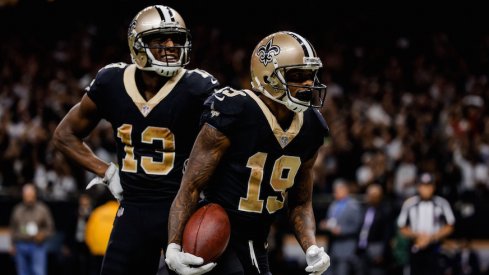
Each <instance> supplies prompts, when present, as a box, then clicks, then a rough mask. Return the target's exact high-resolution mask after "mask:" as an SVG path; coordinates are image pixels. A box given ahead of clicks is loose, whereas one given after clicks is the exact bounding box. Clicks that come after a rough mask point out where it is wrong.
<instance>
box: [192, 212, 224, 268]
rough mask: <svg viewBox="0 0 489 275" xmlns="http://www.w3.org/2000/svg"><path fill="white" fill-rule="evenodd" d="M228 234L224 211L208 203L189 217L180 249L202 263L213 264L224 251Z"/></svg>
mask: <svg viewBox="0 0 489 275" xmlns="http://www.w3.org/2000/svg"><path fill="white" fill-rule="evenodd" d="M230 234H231V224H230V222H229V218H228V215H227V213H226V210H224V208H222V206H220V205H219V204H217V203H209V204H206V205H204V206H202V207H200V208H199V209H197V211H195V212H194V213H193V214H192V216H190V219H189V220H188V222H187V224H186V225H185V229H184V231H183V237H182V249H183V251H184V252H187V253H190V254H193V255H195V256H199V257H201V258H203V259H204V263H210V262H215V261H217V259H218V258H219V257H220V256H221V255H222V253H223V252H224V250H226V247H227V245H228V242H229V237H230Z"/></svg>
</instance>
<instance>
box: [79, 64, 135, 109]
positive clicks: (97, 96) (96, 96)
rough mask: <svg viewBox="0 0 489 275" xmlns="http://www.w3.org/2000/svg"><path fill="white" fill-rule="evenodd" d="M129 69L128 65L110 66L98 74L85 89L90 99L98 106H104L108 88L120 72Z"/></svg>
mask: <svg viewBox="0 0 489 275" xmlns="http://www.w3.org/2000/svg"><path fill="white" fill-rule="evenodd" d="M126 67H127V64H126V63H122V62H120V63H113V64H109V65H107V66H105V67H103V68H102V69H100V70H99V71H98V72H97V75H96V76H95V78H94V79H93V80H92V82H91V83H90V85H88V86H87V87H86V88H85V91H86V92H87V95H88V97H90V99H91V100H93V102H95V104H96V105H97V106H101V105H103V104H104V103H105V102H106V101H107V100H108V98H107V97H108V96H107V87H108V86H109V83H110V82H111V81H113V79H114V78H115V77H116V75H117V73H118V72H119V71H120V70H124V69H125V68H126Z"/></svg>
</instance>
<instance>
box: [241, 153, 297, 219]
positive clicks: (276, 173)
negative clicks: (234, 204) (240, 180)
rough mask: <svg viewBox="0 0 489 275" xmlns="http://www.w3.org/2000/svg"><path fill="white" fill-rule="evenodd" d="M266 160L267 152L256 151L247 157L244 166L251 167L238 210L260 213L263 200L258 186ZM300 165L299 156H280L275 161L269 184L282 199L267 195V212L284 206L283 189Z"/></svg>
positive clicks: (289, 185) (290, 185)
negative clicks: (246, 186) (244, 196)
mask: <svg viewBox="0 0 489 275" xmlns="http://www.w3.org/2000/svg"><path fill="white" fill-rule="evenodd" d="M266 160H267V154H266V153H262V152H258V153H256V154H254V155H253V156H251V157H250V158H249V159H248V163H247V164H246V167H248V168H251V175H250V178H249V180H248V192H247V194H246V198H240V200H239V210H241V211H246V212H255V213H262V211H263V200H260V190H261V188H260V187H261V183H262V181H263V170H264V167H265V162H266ZM300 165H301V160H300V158H299V157H292V156H281V157H280V158H278V159H277V160H276V161H275V163H274V165H273V171H272V175H271V178H270V185H271V186H272V188H273V190H275V191H277V192H280V195H281V197H282V200H279V199H278V198H277V197H276V196H270V197H268V198H267V205H266V207H267V211H268V212H269V213H274V212H276V211H277V210H279V209H281V208H282V207H284V202H283V200H284V199H285V191H286V190H287V189H288V188H290V187H292V185H293V184H294V179H295V176H296V175H297V172H298V171H299V167H300Z"/></svg>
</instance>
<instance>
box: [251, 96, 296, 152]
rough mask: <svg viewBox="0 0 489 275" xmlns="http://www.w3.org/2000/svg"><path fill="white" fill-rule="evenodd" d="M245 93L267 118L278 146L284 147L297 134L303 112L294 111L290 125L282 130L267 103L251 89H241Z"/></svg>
mask: <svg viewBox="0 0 489 275" xmlns="http://www.w3.org/2000/svg"><path fill="white" fill-rule="evenodd" d="M243 91H244V92H245V93H246V94H248V95H249V96H250V97H251V98H253V100H255V101H256V103H257V104H258V106H260V109H261V110H262V112H263V114H264V115H265V117H266V118H267V121H268V124H269V125H270V128H271V129H272V132H273V134H274V135H275V137H276V138H277V141H278V143H279V144H280V146H281V147H282V149H283V148H285V146H287V145H288V144H289V143H290V142H291V141H292V140H293V139H294V138H295V137H296V136H297V135H298V134H299V131H300V130H301V128H302V124H303V122H304V114H303V113H294V118H293V120H292V123H291V124H290V127H289V129H288V130H287V131H284V130H283V129H282V127H281V126H280V124H279V123H278V121H277V118H276V117H275V116H274V115H273V114H272V112H271V111H270V109H268V107H267V105H266V104H265V103H264V102H263V101H262V100H261V99H260V98H259V97H258V96H257V95H256V94H255V93H253V92H252V91H249V90H243Z"/></svg>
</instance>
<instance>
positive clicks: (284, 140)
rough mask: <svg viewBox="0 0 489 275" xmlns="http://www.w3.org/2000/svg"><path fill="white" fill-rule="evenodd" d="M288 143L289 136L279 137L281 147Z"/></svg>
mask: <svg viewBox="0 0 489 275" xmlns="http://www.w3.org/2000/svg"><path fill="white" fill-rule="evenodd" d="M288 143H289V138H288V137H287V136H281V137H280V145H282V147H285V146H286V145H287V144H288Z"/></svg>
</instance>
